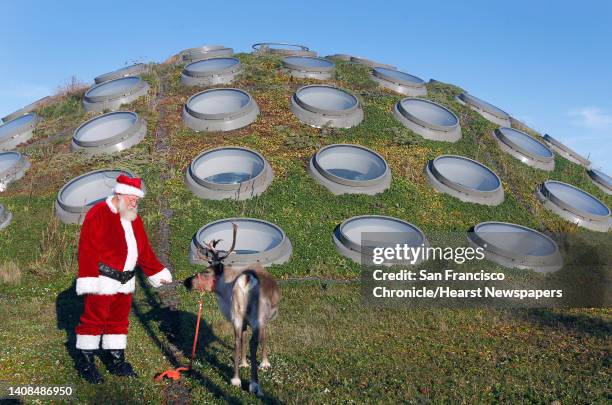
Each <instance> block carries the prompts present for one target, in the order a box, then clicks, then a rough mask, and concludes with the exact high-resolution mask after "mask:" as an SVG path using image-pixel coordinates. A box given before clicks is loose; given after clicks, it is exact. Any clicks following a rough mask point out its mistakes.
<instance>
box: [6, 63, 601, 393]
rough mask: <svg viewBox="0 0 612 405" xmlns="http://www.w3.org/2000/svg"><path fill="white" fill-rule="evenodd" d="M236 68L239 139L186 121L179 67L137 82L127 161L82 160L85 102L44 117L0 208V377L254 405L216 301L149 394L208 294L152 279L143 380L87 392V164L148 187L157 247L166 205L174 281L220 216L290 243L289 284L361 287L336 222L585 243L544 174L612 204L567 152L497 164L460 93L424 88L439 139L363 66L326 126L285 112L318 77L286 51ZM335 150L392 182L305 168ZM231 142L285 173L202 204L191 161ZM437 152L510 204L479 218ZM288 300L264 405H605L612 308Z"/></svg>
mask: <svg viewBox="0 0 612 405" xmlns="http://www.w3.org/2000/svg"><path fill="white" fill-rule="evenodd" d="M237 57H238V58H239V59H240V60H241V62H242V64H243V65H244V69H245V73H244V75H243V76H242V77H241V78H240V79H239V80H238V82H237V83H235V84H234V86H235V87H238V88H242V89H245V90H247V91H249V92H250V94H251V95H252V96H253V97H254V98H255V99H256V100H257V103H258V104H259V106H260V109H261V115H260V117H259V118H258V120H257V121H256V122H254V123H253V124H252V125H250V126H248V127H246V128H243V129H240V130H236V131H232V132H231V133H214V134H205V133H195V132H193V131H191V130H190V129H188V128H186V127H185V126H184V125H183V124H182V121H181V116H180V113H181V110H182V107H183V105H184V103H185V102H186V100H187V98H188V97H189V96H190V95H192V94H194V93H195V92H196V91H198V90H197V89H195V88H187V87H185V86H182V85H181V84H180V82H179V78H180V71H181V68H180V67H174V66H171V65H160V66H153V68H152V71H151V73H148V74H147V75H145V76H144V78H145V80H147V81H148V82H149V83H150V85H151V92H150V94H149V96H148V97H146V98H143V99H140V100H138V101H136V102H135V103H132V104H131V105H129V106H126V107H125V108H126V109H129V110H132V111H136V112H138V113H139V114H140V115H141V116H142V117H143V118H144V119H146V121H147V124H148V130H149V131H148V133H149V135H148V136H147V138H146V139H145V140H144V141H143V142H142V143H140V144H139V145H137V146H136V147H134V148H131V149H129V150H127V151H124V152H122V153H120V154H116V155H111V156H102V157H95V158H89V157H86V156H84V155H81V154H75V153H71V152H70V150H69V143H70V136H71V134H72V132H73V131H74V129H76V128H77V127H78V125H79V124H80V123H82V122H83V121H84V120H86V119H88V118H91V117H93V116H95V114H93V113H85V112H84V111H83V109H82V107H81V103H80V96H81V94H82V93H79V92H78V91H77V90H75V92H74V93H66V94H62V95H61V96H60V97H57V99H56V100H55V101H54V102H53V103H51V104H49V105H47V106H45V107H44V108H43V109H42V110H41V111H39V112H40V114H41V115H42V116H43V117H44V118H45V121H44V122H43V123H42V124H40V125H39V126H38V128H37V130H36V134H35V137H34V139H33V140H32V141H31V143H30V144H28V145H26V146H22V147H20V150H21V151H22V152H24V153H25V154H26V155H27V156H28V158H29V159H30V161H31V162H32V168H31V169H30V170H29V171H28V173H27V175H26V176H25V178H24V179H22V180H21V181H19V182H16V183H13V184H11V185H10V186H9V188H8V189H7V190H6V191H5V192H4V193H2V194H0V202H1V203H2V204H4V205H5V206H7V208H8V209H9V210H10V211H11V212H13V214H14V219H13V224H12V225H11V226H10V227H9V228H7V229H5V230H3V231H2V232H1V233H0V263H12V264H10V265H9V266H13V265H14V266H15V267H16V268H18V269H20V270H21V281H20V282H19V283H18V284H6V283H2V284H0V322H1V323H2V325H3V327H2V328H0V342H1V343H2V344H1V345H0V364H2V367H1V368H0V380H10V381H12V382H15V383H22V384H24V383H38V384H62V383H66V382H69V383H71V384H73V385H74V386H75V388H76V398H77V400H78V402H107V403H113V402H115V403H119V402H121V403H125V402H128V403H129V402H130V401H132V402H134V403H136V402H138V403H141V402H143V401H146V402H167V401H170V399H171V398H174V397H176V396H178V397H186V396H188V397H189V398H190V399H191V400H192V401H193V402H200V401H202V402H220V403H221V402H227V401H229V402H238V403H251V402H253V397H251V396H250V395H248V394H247V393H246V392H245V391H244V390H237V389H235V388H233V387H231V386H230V385H229V379H230V371H229V370H230V368H231V353H232V350H231V348H232V343H231V342H232V332H231V330H230V328H229V326H228V324H227V323H226V322H225V321H224V320H222V319H221V316H220V313H219V312H218V310H217V309H216V304H214V303H213V300H212V299H211V297H207V301H206V309H205V313H204V319H205V321H206V324H205V326H204V327H203V330H202V344H201V345H200V349H199V351H198V360H197V362H196V372H197V373H196V374H194V375H193V376H191V377H190V378H187V379H184V380H182V381H181V383H180V384H179V385H172V384H169V383H163V384H155V383H153V381H152V378H153V375H154V374H155V373H156V372H159V371H161V370H163V369H165V368H167V367H170V366H172V365H176V364H178V363H185V362H186V361H187V358H186V356H187V355H188V353H189V352H190V345H191V342H190V340H191V339H192V337H193V329H194V325H195V315H194V313H195V309H196V308H197V300H196V298H197V297H195V296H193V295H189V294H188V293H187V292H186V291H184V290H183V289H180V290H179V296H180V298H181V299H180V305H179V307H178V309H177V310H176V311H172V310H170V309H168V308H163V307H162V306H161V305H160V303H159V297H158V296H157V293H155V292H153V291H151V290H150V289H149V288H148V287H146V286H144V285H140V286H139V287H140V288H138V292H137V294H136V300H135V305H134V308H133V309H134V310H133V314H132V316H131V330H130V335H129V340H130V343H129V352H128V356H129V358H130V359H131V360H132V361H133V363H134V365H135V367H136V368H137V369H138V371H139V373H140V374H141V378H140V379H138V380H136V381H124V380H121V379H118V378H113V377H112V376H109V375H107V376H106V377H107V379H108V382H107V383H106V384H104V385H103V386H101V387H91V386H88V385H87V384H84V383H83V382H82V380H81V379H80V378H79V377H78V376H77V374H76V372H75V371H74V368H73V365H72V359H71V352H70V351H69V350H67V349H66V345H65V342H66V341H67V340H68V347H69V348H70V347H72V346H71V345H73V343H74V342H72V341H71V340H70V339H71V338H72V337H71V334H70V333H69V331H71V330H72V328H73V327H74V325H75V324H76V322H77V321H78V316H79V315H80V308H81V307H80V306H81V305H82V303H81V300H80V299H79V298H77V297H75V296H74V293H73V290H72V283H73V280H74V275H75V274H76V268H75V264H74V260H75V255H76V239H77V237H78V232H79V228H78V227H77V226H67V225H63V224H60V223H59V222H58V221H57V220H56V219H54V215H53V203H54V200H55V197H56V193H57V191H58V190H59V189H60V188H61V186H62V185H63V184H65V182H66V181H68V180H69V179H71V178H73V177H75V176H77V175H79V174H82V173H84V172H86V171H89V170H94V169H98V168H105V167H109V168H122V169H128V170H131V171H133V172H134V173H136V174H138V175H140V176H143V177H144V179H145V182H146V185H147V193H148V195H147V198H146V199H145V200H144V202H143V206H142V209H141V211H142V213H143V219H144V220H145V224H146V226H147V228H148V229H149V232H150V236H151V239H152V241H153V243H154V244H158V243H159V238H160V235H159V226H158V224H159V223H160V221H161V219H162V213H161V212H160V211H159V207H160V205H161V204H162V202H163V204H164V205H165V206H167V207H168V208H169V209H170V210H171V212H172V216H171V217H170V219H169V225H170V240H169V245H170V251H169V258H170V263H169V264H170V265H171V268H172V269H173V271H174V273H175V277H176V278H177V279H180V278H182V277H186V276H188V275H190V274H193V272H195V271H197V270H198V268H197V267H194V266H191V265H190V264H189V263H188V259H187V252H188V248H189V241H190V239H191V237H192V236H193V234H194V233H195V232H196V231H197V229H199V228H200V227H201V226H203V225H204V224H206V223H208V222H210V221H213V220H217V219H221V218H227V217H234V216H248V217H256V218H261V219H265V220H268V221H271V222H273V223H275V224H277V225H279V226H280V227H281V228H282V229H283V230H284V231H285V232H286V234H287V236H288V237H289V238H290V240H291V242H292V244H293V248H294V254H293V257H292V259H291V260H290V261H289V262H288V263H286V264H283V265H280V266H275V267H273V268H271V269H270V271H271V272H272V273H273V274H274V275H275V277H277V278H278V279H279V280H283V279H288V278H290V277H296V276H318V277H322V278H329V279H348V280H353V281H357V280H358V277H359V271H360V268H359V266H357V265H356V264H354V263H352V262H351V261H349V260H347V259H345V258H343V257H341V256H340V255H338V254H337V253H336V251H335V249H334V247H333V244H332V243H331V232H332V230H333V229H334V227H335V226H336V225H337V224H338V223H340V222H342V221H343V220H344V219H346V218H349V217H351V216H354V215H362V214H382V215H390V216H394V217H398V218H402V219H405V220H407V221H409V222H411V223H414V224H415V225H417V226H418V227H419V228H421V229H422V230H423V231H424V232H425V233H426V234H428V235H433V234H435V233H438V232H441V233H449V232H453V233H455V234H462V233H464V232H465V231H466V230H467V229H468V228H469V227H471V226H473V225H475V224H477V223H479V222H482V221H487V220H500V221H508V222H515V223H518V224H522V225H526V226H530V227H533V228H535V229H538V230H547V231H553V232H573V233H577V234H579V235H583V236H584V237H586V238H590V237H591V235H593V234H592V233H590V232H589V231H586V230H583V229H576V228H575V227H572V226H571V225H570V224H568V223H567V222H565V221H563V220H562V219H561V218H559V217H557V216H555V215H554V214H552V213H549V212H548V211H546V210H544V209H543V208H542V207H541V205H540V204H539V203H538V202H537V200H536V199H535V197H534V195H533V191H534V188H535V187H536V185H537V184H539V183H541V182H542V181H544V180H546V179H549V178H550V179H555V180H561V181H565V182H568V183H571V184H573V185H576V186H578V187H580V188H582V189H584V190H586V191H588V192H590V193H592V194H593V195H595V196H597V197H598V198H600V199H601V200H602V201H603V202H604V203H606V204H607V205H608V206H610V205H612V197H610V196H606V195H605V194H603V193H602V192H601V191H600V190H599V189H598V188H596V187H595V186H594V185H593V184H592V183H591V181H590V179H589V178H588V176H587V175H586V173H585V172H584V170H583V169H582V168H580V167H579V166H577V165H574V164H572V163H570V162H568V161H566V160H564V159H562V158H559V157H557V158H556V162H555V163H556V167H555V170H554V171H553V172H551V173H546V172H543V171H539V170H536V169H532V168H530V167H528V166H526V165H524V164H522V163H521V162H519V161H518V160H515V159H514V158H512V157H511V156H509V155H507V154H505V153H503V152H501V151H500V150H499V148H498V147H497V145H496V143H495V141H494V140H493V139H492V138H491V136H490V133H491V132H492V131H493V129H494V128H495V126H494V125H493V124H490V123H488V122H487V121H486V120H484V119H483V118H481V117H480V116H479V115H478V114H477V113H475V112H474V111H472V110H470V109H468V108H466V107H463V106H461V105H460V104H459V103H457V102H456V101H455V99H454V97H455V96H456V95H457V94H458V92H460V91H461V89H459V88H457V87H455V86H451V85H446V84H442V83H430V84H428V91H429V94H428V96H427V98H428V99H431V100H434V101H436V102H439V103H441V104H443V105H445V106H447V107H448V108H450V109H451V110H453V111H454V112H455V113H456V114H457V115H458V117H459V118H460V121H461V126H462V133H463V137H462V139H461V140H460V141H459V142H457V143H455V144H448V143H441V142H433V141H428V140H424V139H422V138H421V137H419V136H417V135H415V134H414V133H412V132H410V131H409V130H406V129H404V128H403V127H402V126H401V125H400V124H399V123H398V122H397V121H396V120H395V119H394V118H393V116H392V114H391V108H392V106H393V105H394V103H395V102H397V101H398V100H399V99H400V98H401V97H399V96H398V95H396V94H393V93H390V92H387V91H384V90H382V89H380V88H378V87H376V86H375V84H374V83H373V82H372V81H371V80H370V79H369V76H368V71H367V69H366V68H365V67H363V66H359V65H355V64H351V63H345V62H342V61H338V62H337V71H336V74H335V77H334V78H333V80H332V81H331V83H332V84H334V85H337V86H339V87H342V88H344V89H347V90H349V91H352V92H353V93H354V94H356V95H357V96H358V97H359V99H360V101H361V103H362V105H363V108H364V111H365V120H364V122H363V123H362V124H360V125H359V126H357V127H354V128H351V129H329V128H328V129H315V128H311V127H307V126H304V125H302V124H301V123H300V122H299V121H298V120H297V119H296V118H295V117H294V116H293V114H292V113H291V112H290V110H289V100H290V97H291V94H292V93H293V92H294V91H295V90H296V89H297V88H298V87H300V86H302V85H305V84H310V83H314V82H313V81H310V80H298V79H294V78H291V77H289V76H287V75H285V74H283V73H282V72H280V71H279V70H278V67H279V66H280V60H279V59H278V58H275V57H265V56H259V57H256V56H254V55H248V54H239V55H237ZM81 91H82V90H81ZM161 109H163V111H164V114H163V116H162V115H160V111H161ZM159 131H161V133H162V134H166V136H167V137H168V146H169V147H168V149H167V150H165V149H164V150H161V149H159V148H156V141H157V139H156V134H157V133H158V132H159ZM332 143H358V144H361V145H364V146H367V147H370V148H372V149H374V150H376V151H377V152H378V153H380V154H381V155H382V156H383V157H384V158H385V159H386V160H387V162H388V163H389V165H390V167H391V170H392V173H393V183H392V186H391V187H390V188H389V189H388V190H387V191H385V192H384V193H381V194H379V195H376V196H362V195H343V196H332V195H331V194H330V193H328V192H327V190H325V189H324V188H322V187H321V186H319V185H318V184H317V183H315V182H314V181H313V180H312V179H311V178H310V177H309V176H308V174H307V173H306V171H305V167H306V164H307V162H308V160H309V158H310V156H311V155H312V154H313V153H314V152H315V151H316V150H317V149H318V148H319V147H321V146H323V145H327V144H332ZM223 145H239V146H246V147H249V148H252V149H255V150H258V151H260V152H262V153H263V155H264V156H265V157H266V159H268V161H269V162H270V164H271V166H272V168H273V170H274V172H275V180H274V182H273V183H272V185H271V186H270V188H269V189H268V190H267V191H266V192H265V193H264V194H262V195H261V196H260V197H257V198H254V199H251V200H247V201H240V202H238V201H203V200H199V199H197V198H195V197H194V196H193V195H192V194H191V193H190V192H189V191H188V190H187V188H186V187H185V184H184V172H185V169H186V168H187V166H188V165H189V163H190V161H191V160H192V159H193V158H194V157H195V156H197V155H198V154H199V153H200V152H202V151H203V150H205V149H207V148H211V147H218V146H223ZM440 154H459V155H463V156H467V157H470V158H474V159H477V160H479V161H481V162H483V163H484V164H486V165H488V166H489V167H491V168H492V169H493V170H494V171H496V172H497V173H498V174H499V175H500V177H501V178H502V182H503V185H504V189H505V192H506V200H505V201H504V203H503V204H501V205H499V206H497V207H484V206H478V205H474V204H469V203H464V202H461V201H459V200H457V199H454V198H452V197H450V196H447V195H443V194H438V193H435V192H434V191H433V190H432V189H431V187H430V186H429V185H428V183H427V182H426V180H425V177H424V175H423V167H424V165H425V164H426V162H427V161H428V160H429V159H432V158H434V157H436V156H438V155H440ZM162 173H163V174H164V180H163V181H162V179H161V175H162ZM607 236H609V234H608V235H607ZM2 266H5V265H4V264H3V265H2ZM2 268H4V267H2ZM500 269H501V268H500ZM501 270H502V271H505V272H507V274H509V275H512V274H514V273H513V271H510V270H504V269H501ZM282 293H283V300H282V301H281V314H280V316H279V318H278V320H277V321H275V322H274V324H273V326H272V331H271V333H272V336H271V345H272V355H271V361H272V364H273V368H272V370H271V371H270V372H267V373H263V375H262V386H263V389H264V391H265V392H266V393H267V395H268V396H267V397H266V400H267V401H269V402H274V401H279V402H288V403H304V402H307V403H308V402H310V403H322V402H323V403H346V402H356V403H372V402H390V403H395V402H401V401H406V402H427V401H432V402H435V403H439V402H464V403H474V402H537V403H550V402H552V401H560V402H561V403H573V402H590V403H597V402H600V403H604V402H606V401H609V400H610V396H611V394H610V391H609V388H608V385H609V384H608V380H609V375H610V364H609V359H610V333H611V327H612V319H611V318H612V312H610V311H609V310H607V309H571V310H570V309H566V310H545V309H541V310H493V309H487V310H485V309H466V310H451V309H445V308H438V309H429V310H423V309H419V310H416V309H413V310H407V309H405V310H399V309H395V310H393V309H373V308H368V307H364V306H362V305H361V304H360V302H359V298H360V296H359V288H358V284H356V283H353V284H348V285H344V284H335V283H327V284H321V283H317V282H312V283H294V282H290V281H284V282H283V284H282ZM173 347H174V348H177V350H178V352H174V351H173V350H172V348H173ZM243 378H244V379H246V378H247V374H244V375H243ZM126 399H127V401H126Z"/></svg>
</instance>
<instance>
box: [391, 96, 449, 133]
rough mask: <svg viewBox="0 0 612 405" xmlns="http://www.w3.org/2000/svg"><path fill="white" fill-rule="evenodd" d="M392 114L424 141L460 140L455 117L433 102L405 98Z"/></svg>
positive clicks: (398, 103) (446, 109) (399, 102)
mask: <svg viewBox="0 0 612 405" xmlns="http://www.w3.org/2000/svg"><path fill="white" fill-rule="evenodd" d="M393 114H394V115H395V117H396V118H397V119H398V120H399V121H400V122H401V123H402V124H403V125H404V126H405V127H406V128H408V129H410V130H411V131H413V132H415V133H417V134H419V135H421V136H422V137H423V138H425V139H431V140H434V141H446V142H456V141H458V140H459V139H461V126H460V125H459V119H458V118H457V116H456V115H455V114H453V112H452V111H450V110H449V109H448V108H446V107H443V106H441V105H440V104H437V103H434V102H433V101H429V100H424V99H420V98H405V99H403V100H401V101H398V102H397V104H396V105H395V107H394V109H393Z"/></svg>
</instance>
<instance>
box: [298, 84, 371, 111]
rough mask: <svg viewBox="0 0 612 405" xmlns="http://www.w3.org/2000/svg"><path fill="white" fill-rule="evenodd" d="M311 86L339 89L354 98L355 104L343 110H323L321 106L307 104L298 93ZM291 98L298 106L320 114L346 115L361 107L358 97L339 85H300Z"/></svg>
mask: <svg viewBox="0 0 612 405" xmlns="http://www.w3.org/2000/svg"><path fill="white" fill-rule="evenodd" d="M313 87H325V88H327V89H331V90H334V91H340V92H343V93H345V94H348V95H349V96H350V97H351V98H352V99H353V100H355V104H353V105H352V106H351V107H350V108H348V109H344V110H324V109H322V108H318V107H315V106H313V105H311V104H308V103H307V102H305V101H304V100H302V99H301V98H300V97H299V93H300V92H301V91H303V90H305V89H308V88H313ZM293 100H294V101H295V103H296V104H297V105H298V106H300V107H301V108H303V109H304V110H306V111H309V112H311V113H315V114H321V115H323V116H331V117H348V116H350V115H352V114H353V113H354V112H355V111H357V110H359V109H360V108H361V103H360V102H359V99H358V98H357V96H355V95H354V94H352V93H350V92H349V91H346V90H343V89H341V88H339V87H334V86H329V85H324V84H310V85H307V86H302V87H300V88H299V89H297V90H296V91H295V93H293Z"/></svg>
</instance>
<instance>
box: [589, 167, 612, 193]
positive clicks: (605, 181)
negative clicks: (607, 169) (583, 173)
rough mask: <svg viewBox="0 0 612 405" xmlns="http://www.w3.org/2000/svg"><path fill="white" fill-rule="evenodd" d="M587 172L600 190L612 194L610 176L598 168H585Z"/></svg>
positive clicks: (611, 179) (611, 178)
mask: <svg viewBox="0 0 612 405" xmlns="http://www.w3.org/2000/svg"><path fill="white" fill-rule="evenodd" d="M587 174H588V175H589V177H590V178H591V180H593V183H595V185H596V186H597V187H599V189H600V190H601V191H603V192H604V193H606V194H608V195H610V194H612V177H610V176H608V175H607V174H605V173H604V172H602V171H600V170H595V169H590V170H587Z"/></svg>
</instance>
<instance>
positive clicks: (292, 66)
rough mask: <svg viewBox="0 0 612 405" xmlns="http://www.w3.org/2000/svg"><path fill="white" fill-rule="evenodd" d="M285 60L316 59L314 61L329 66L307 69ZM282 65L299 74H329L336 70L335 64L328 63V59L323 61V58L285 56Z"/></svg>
mask: <svg viewBox="0 0 612 405" xmlns="http://www.w3.org/2000/svg"><path fill="white" fill-rule="evenodd" d="M287 58H305V59H316V60H320V61H324V62H327V63H329V64H330V65H329V66H326V67H322V66H318V67H309V66H304V65H299V64H296V63H291V62H288V61H287ZM282 64H283V66H284V67H285V68H287V69H290V70H297V71H299V72H304V73H331V72H333V71H334V69H335V68H336V64H335V63H334V62H333V61H330V60H329V59H325V58H320V57H316V56H295V55H291V56H285V57H284V58H283V60H282Z"/></svg>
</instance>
